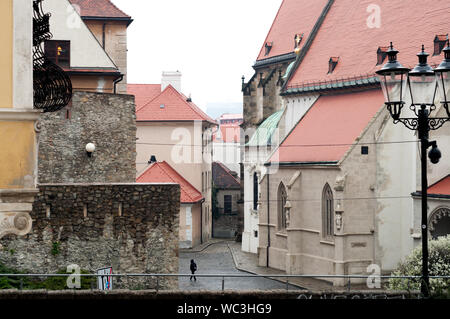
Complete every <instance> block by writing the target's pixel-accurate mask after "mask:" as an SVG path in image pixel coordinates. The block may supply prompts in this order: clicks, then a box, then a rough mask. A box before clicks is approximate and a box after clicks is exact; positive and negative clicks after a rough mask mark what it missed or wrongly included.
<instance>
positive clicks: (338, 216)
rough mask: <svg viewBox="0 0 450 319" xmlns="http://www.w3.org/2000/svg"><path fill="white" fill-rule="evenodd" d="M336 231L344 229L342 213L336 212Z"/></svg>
mask: <svg viewBox="0 0 450 319" xmlns="http://www.w3.org/2000/svg"><path fill="white" fill-rule="evenodd" d="M335 217H336V230H341V228H342V212H336V216H335Z"/></svg>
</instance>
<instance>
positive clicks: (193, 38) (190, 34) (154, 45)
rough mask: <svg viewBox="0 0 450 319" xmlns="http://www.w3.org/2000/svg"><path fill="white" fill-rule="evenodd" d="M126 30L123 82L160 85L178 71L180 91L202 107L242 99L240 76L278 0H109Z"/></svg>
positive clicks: (252, 58)
mask: <svg viewBox="0 0 450 319" xmlns="http://www.w3.org/2000/svg"><path fill="white" fill-rule="evenodd" d="M112 1H113V3H114V4H115V5H117V6H118V7H119V8H120V9H122V10H123V11H124V12H125V13H127V14H128V15H131V16H132V18H133V19H134V21H133V23H132V24H131V25H130V26H129V28H128V83H160V82H161V73H162V71H176V70H179V71H180V72H181V73H182V74H183V76H182V91H183V93H185V94H186V95H189V94H192V99H193V101H194V103H195V104H197V105H198V106H199V107H201V108H202V109H205V108H206V105H207V104H208V103H215V102H242V93H241V77H242V75H244V76H245V77H246V79H247V80H248V79H249V78H250V77H251V76H252V75H253V69H252V65H253V64H254V62H255V60H256V58H257V55H258V53H259V50H260V49H261V46H262V44H263V42H264V39H265V37H266V35H267V32H268V31H269V29H270V26H271V25H272V22H273V19H274V17H275V15H276V13H277V11H278V8H279V7H280V5H281V2H282V0H225V1H224V0H220V1H219V0H112Z"/></svg>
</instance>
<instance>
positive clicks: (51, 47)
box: [44, 40, 70, 69]
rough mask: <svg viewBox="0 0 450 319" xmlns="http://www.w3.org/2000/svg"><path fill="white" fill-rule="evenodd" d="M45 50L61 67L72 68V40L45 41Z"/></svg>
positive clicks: (46, 54)
mask: <svg viewBox="0 0 450 319" xmlns="http://www.w3.org/2000/svg"><path fill="white" fill-rule="evenodd" d="M44 51H45V56H46V57H47V59H49V60H50V61H51V62H53V63H55V64H56V65H58V66H59V67H61V68H66V69H68V68H70V41H59V40H57V41H55V40H48V41H45V43H44Z"/></svg>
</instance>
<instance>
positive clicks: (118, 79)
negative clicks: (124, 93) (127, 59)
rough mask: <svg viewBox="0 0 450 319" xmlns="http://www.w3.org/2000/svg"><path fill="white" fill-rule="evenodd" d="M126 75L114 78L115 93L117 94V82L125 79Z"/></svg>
mask: <svg viewBox="0 0 450 319" xmlns="http://www.w3.org/2000/svg"><path fill="white" fill-rule="evenodd" d="M123 77H124V75H123V74H121V75H120V76H119V77H118V78H117V79H115V80H114V82H113V83H114V94H117V83H119V82H121V81H122V80H123Z"/></svg>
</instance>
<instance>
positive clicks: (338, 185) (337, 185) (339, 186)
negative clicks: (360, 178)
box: [334, 175, 347, 192]
mask: <svg viewBox="0 0 450 319" xmlns="http://www.w3.org/2000/svg"><path fill="white" fill-rule="evenodd" d="M346 178H347V175H341V176H337V177H336V180H335V182H334V190H335V191H336V192H343V191H344V187H345V180H346Z"/></svg>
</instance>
